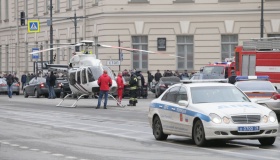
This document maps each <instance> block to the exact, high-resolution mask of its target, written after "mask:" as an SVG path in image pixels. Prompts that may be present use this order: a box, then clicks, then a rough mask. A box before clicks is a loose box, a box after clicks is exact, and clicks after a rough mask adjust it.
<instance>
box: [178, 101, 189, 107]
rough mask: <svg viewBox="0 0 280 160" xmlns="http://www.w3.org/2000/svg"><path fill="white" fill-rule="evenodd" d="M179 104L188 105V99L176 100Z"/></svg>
mask: <svg viewBox="0 0 280 160" xmlns="http://www.w3.org/2000/svg"><path fill="white" fill-rule="evenodd" d="M178 104H179V106H184V107H188V105H189V101H186V100H180V101H179V102H178Z"/></svg>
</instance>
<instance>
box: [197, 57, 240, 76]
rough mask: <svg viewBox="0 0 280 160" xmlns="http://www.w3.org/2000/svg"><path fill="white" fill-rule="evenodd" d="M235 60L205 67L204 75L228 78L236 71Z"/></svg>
mask: <svg viewBox="0 0 280 160" xmlns="http://www.w3.org/2000/svg"><path fill="white" fill-rule="evenodd" d="M233 60H234V59H229V58H228V59H226V60H225V62H215V63H213V64H208V65H206V66H204V67H203V71H202V73H203V74H212V75H220V77H224V78H228V77H230V76H231V71H232V70H234V69H235V62H234V61H233Z"/></svg>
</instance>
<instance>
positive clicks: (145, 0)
mask: <svg viewBox="0 0 280 160" xmlns="http://www.w3.org/2000/svg"><path fill="white" fill-rule="evenodd" d="M133 3H149V1H148V0H144V1H143V0H142V1H141V0H138V1H128V4H133Z"/></svg>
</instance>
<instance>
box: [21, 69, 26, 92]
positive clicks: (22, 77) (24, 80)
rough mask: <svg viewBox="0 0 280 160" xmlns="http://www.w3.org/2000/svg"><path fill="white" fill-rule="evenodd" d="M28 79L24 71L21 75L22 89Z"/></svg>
mask: <svg viewBox="0 0 280 160" xmlns="http://www.w3.org/2000/svg"><path fill="white" fill-rule="evenodd" d="M26 80H27V76H26V74H25V73H24V74H23V75H22V76H21V89H22V90H23V87H24V86H25V85H26Z"/></svg>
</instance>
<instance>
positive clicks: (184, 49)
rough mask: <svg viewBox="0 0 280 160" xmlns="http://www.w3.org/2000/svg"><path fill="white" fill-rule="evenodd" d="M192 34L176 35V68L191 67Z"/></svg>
mask: <svg viewBox="0 0 280 160" xmlns="http://www.w3.org/2000/svg"><path fill="white" fill-rule="evenodd" d="M193 55H194V54H193V36H177V56H179V57H178V58H177V69H178V70H185V69H190V70H191V69H193V61H194V60H193V57H194V56H193Z"/></svg>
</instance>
